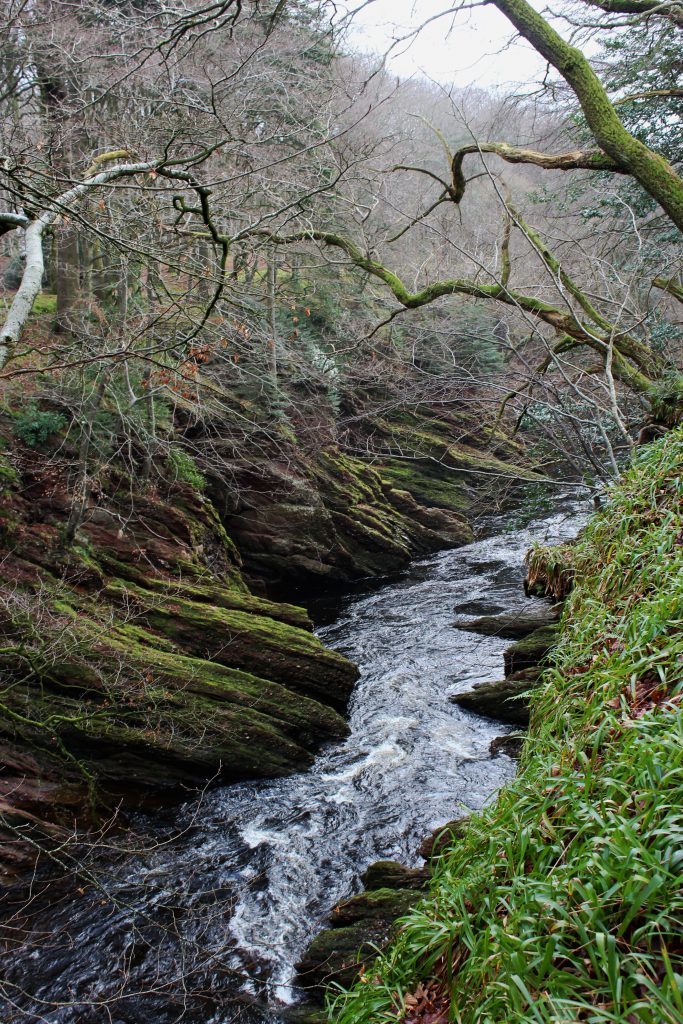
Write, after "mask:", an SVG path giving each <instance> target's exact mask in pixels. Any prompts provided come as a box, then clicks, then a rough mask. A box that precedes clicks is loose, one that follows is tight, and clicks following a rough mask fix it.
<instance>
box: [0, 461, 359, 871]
mask: <svg viewBox="0 0 683 1024" xmlns="http://www.w3.org/2000/svg"><path fill="white" fill-rule="evenodd" d="M3 468H4V473H3V478H2V494H1V497H0V502H1V505H2V519H1V520H0V521H1V522H2V528H3V537H2V540H3V549H4V556H3V558H2V561H1V562H0V581H1V583H2V602H1V604H0V631H1V633H2V639H1V646H2V678H3V687H2V696H1V697H0V704H1V705H2V708H1V710H2V715H1V716H0V762H1V764H2V773H1V776H0V800H1V801H2V802H1V803H0V807H1V808H2V811H3V812H4V815H5V819H6V824H7V826H8V831H7V832H6V834H5V836H4V838H5V839H6V840H8V843H7V846H6V849H5V862H6V864H7V863H8V862H10V863H11V862H14V863H16V864H17V865H18V864H21V863H23V862H24V861H25V860H26V857H27V856H30V848H29V847H27V846H26V845H25V844H23V843H21V842H20V838H21V834H22V833H27V832H28V833H30V834H31V838H33V839H34V840H36V841H38V842H41V841H42V839H44V838H45V837H50V836H52V837H53V838H58V836H59V835H60V832H61V830H62V829H65V828H69V827H70V826H71V825H72V824H73V820H74V818H77V819H78V820H80V821H84V820H86V819H88V818H94V817H95V816H97V815H98V814H103V813H106V810H107V808H110V807H112V806H113V805H114V804H115V803H116V802H117V801H118V800H119V799H120V798H123V800H124V803H125V804H126V805H130V804H137V803H140V802H142V801H144V800H145V799H146V798H148V797H149V796H150V795H152V794H159V793H172V792H177V791H178V790H179V789H180V790H182V788H183V787H185V788H187V787H196V786H197V785H201V784H203V783H204V782H206V780H207V779H210V778H212V777H213V778H216V779H218V778H221V779H224V780H232V779H237V778H244V777H258V776H269V775H276V774H282V773H286V772H289V771H293V770H296V769H301V768H302V767H305V766H306V765H307V764H308V763H309V762H310V760H311V758H312V756H313V754H314V752H315V750H316V749H317V748H318V746H319V745H320V743H321V742H322V741H324V740H330V739H334V738H338V737H341V736H344V735H345V734H346V731H347V730H346V724H345V721H344V719H343V717H342V713H343V710H344V708H345V705H346V701H347V699H348V697H349V695H350V692H351V689H352V686H353V683H354V681H355V679H356V676H357V671H356V669H355V667H354V666H353V665H352V664H351V663H350V662H348V661H347V660H346V659H345V658H343V657H342V656H341V655H338V654H336V653H335V652H333V651H329V650H327V649H326V648H325V647H324V646H323V644H322V643H320V641H318V640H317V638H316V637H315V636H314V635H313V634H312V632H311V624H310V621H309V620H308V616H307V615H306V612H305V611H304V610H303V609H301V608H297V607H295V606H292V605H286V604H278V603H274V602H271V601H267V600H264V599H261V598H258V597H254V596H253V595H251V594H250V593H249V592H248V590H247V588H246V586H245V584H244V582H243V580H242V576H241V572H240V559H239V555H238V553H237V551H236V549H235V547H234V545H233V544H232V542H231V541H230V540H229V538H228V536H227V534H226V533H225V530H224V528H223V527H222V525H221V523H220V521H219V519H218V517H217V515H216V512H215V510H214V508H213V506H212V504H211V502H210V501H208V500H207V499H205V498H204V497H203V496H202V495H200V494H198V493H197V492H196V491H195V490H193V489H192V488H191V487H190V486H189V485H187V484H180V483H174V484H171V485H168V486H167V487H166V488H165V490H164V491H161V490H160V491H159V492H158V493H156V494H147V495H144V496H143V495H135V496H134V497H133V496H131V492H130V488H129V487H127V486H126V481H125V480H123V479H120V480H117V479H115V478H114V477H112V478H110V479H109V480H103V481H101V487H100V492H99V494H98V496H97V499H96V504H95V503H93V507H92V508H91V509H90V510H89V514H88V516H87V518H86V521H85V523H84V525H83V527H82V528H81V530H80V531H79V533H78V536H77V542H76V544H75V545H73V546H71V547H70V548H69V549H66V548H65V546H64V542H63V536H64V527H65V523H66V520H67V518H68V512H69V507H70V503H69V499H68V496H67V491H66V488H65V486H64V480H65V476H66V471H65V467H63V466H61V465H60V464H59V462H57V461H55V460H49V459H47V458H43V457H41V456H40V455H37V454H36V453H35V452H32V451H17V452H16V454H15V456H14V457H13V458H12V460H11V461H10V460H9V459H7V458H5V459H4V460H3Z"/></svg>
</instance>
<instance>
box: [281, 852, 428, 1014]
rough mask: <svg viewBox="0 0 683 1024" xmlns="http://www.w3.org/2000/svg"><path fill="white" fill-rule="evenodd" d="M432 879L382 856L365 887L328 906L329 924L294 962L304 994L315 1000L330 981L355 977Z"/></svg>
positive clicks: (425, 871)
mask: <svg viewBox="0 0 683 1024" xmlns="http://www.w3.org/2000/svg"><path fill="white" fill-rule="evenodd" d="M430 877H431V872H430V871H429V869H428V868H407V867H405V866H404V865H403V864H398V863H397V862H396V861H386V860H385V861H377V862H376V863H375V864H371V865H370V867H369V868H367V870H366V871H365V872H364V874H363V875H362V876H361V881H362V882H363V885H364V891H363V892H361V893H359V894H358V895H357V896H350V897H349V898H348V899H344V900H340V902H339V903H337V904H336V905H335V906H334V907H333V908H332V910H331V912H330V918H329V921H330V926H329V927H328V928H326V929H325V930H323V931H321V932H319V933H318V935H316V937H315V938H314V939H313V941H312V942H311V944H310V946H309V947H308V949H307V950H306V953H305V954H304V956H303V957H302V959H301V960H300V961H299V963H298V964H297V974H298V983H299V985H300V986H301V987H302V988H303V989H305V990H306V992H307V995H308V997H309V998H310V999H312V1000H313V1001H319V1000H320V999H321V997H322V993H323V990H324V988H325V986H327V985H329V984H330V983H332V982H334V983H336V984H339V985H343V986H347V985H350V984H351V983H352V982H353V981H355V979H356V978H357V977H358V975H359V974H360V973H361V971H362V969H363V966H364V964H365V963H367V962H369V961H371V960H373V959H374V958H375V957H376V956H377V950H378V948H379V949H381V948H382V947H383V946H385V945H386V944H387V943H388V942H389V941H390V939H391V938H392V936H393V935H394V934H395V931H396V921H397V920H398V919H399V918H400V917H402V916H403V915H404V914H405V913H407V911H408V910H409V909H410V908H411V907H412V906H414V905H415V903H417V902H418V900H419V899H420V898H421V895H422V891H423V890H424V889H425V887H426V885H427V883H428V881H429V878H430ZM299 1012H300V1013H304V1015H305V1013H306V1012H308V1011H306V1010H302V1011H299ZM296 1019H297V1020H298V1019H307V1018H306V1017H305V1016H304V1017H303V1018H300V1017H299V1016H298V1015H297V1017H296Z"/></svg>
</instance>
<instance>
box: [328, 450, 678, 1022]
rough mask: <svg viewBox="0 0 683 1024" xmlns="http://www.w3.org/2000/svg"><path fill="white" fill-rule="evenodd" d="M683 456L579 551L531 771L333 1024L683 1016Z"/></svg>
mask: <svg viewBox="0 0 683 1024" xmlns="http://www.w3.org/2000/svg"><path fill="white" fill-rule="evenodd" d="M681 465H683V438H682V437H681V433H680V431H677V432H675V433H672V434H671V435H669V436H668V437H667V438H665V439H664V440H662V441H660V442H657V443H656V444H653V445H651V446H649V447H648V448H647V449H646V450H644V451H643V452H642V453H640V454H639V457H638V459H637V461H636V464H635V466H634V467H633V468H632V469H631V470H629V471H628V472H627V473H626V474H625V475H624V477H623V479H622V480H621V481H620V483H619V484H618V485H617V486H615V488H614V489H613V491H612V492H611V494H610V495H609V496H608V500H607V501H606V502H605V504H604V506H603V508H602V509H601V510H600V511H599V512H598V513H596V514H595V515H594V516H593V517H592V518H591V521H590V524H589V526H588V528H587V530H586V531H585V533H584V534H583V536H582V538H581V540H580V542H579V543H578V544H577V545H576V546H574V547H573V548H572V549H571V558H572V565H571V567H570V568H571V574H572V576H573V579H574V591H573V593H572V595H571V597H570V599H569V603H568V606H567V609H566V611H565V615H564V618H563V622H562V632H561V639H560V643H559V645H558V647H557V649H556V651H555V654H554V658H553V665H552V667H551V668H550V669H549V670H548V671H547V672H546V674H545V675H544V681H543V685H542V686H541V687H540V689H539V690H538V691H537V692H536V694H535V698H534V701H533V706H532V721H531V731H530V738H529V740H528V742H527V744H526V746H525V750H524V754H523V756H522V761H521V768H520V772H519V774H518V776H517V777H516V778H515V779H514V781H513V782H512V783H510V784H508V785H507V786H506V787H505V788H504V789H503V790H502V791H501V794H500V796H499V798H498V800H497V801H496V802H495V803H494V804H492V805H491V806H490V807H489V808H487V809H486V810H484V811H483V812H482V813H479V814H475V815H473V816H472V817H471V818H470V820H469V823H468V827H467V829H466V830H465V832H464V834H463V835H462V837H460V838H458V839H457V840H456V841H455V842H453V843H452V845H451V846H450V848H449V849H448V850H447V851H446V853H445V855H444V856H442V857H441V858H440V859H439V860H438V862H437V864H436V871H435V877H434V879H433V882H432V885H431V891H430V894H429V895H428V896H427V897H426V899H425V900H424V901H422V902H421V903H420V904H419V906H418V907H417V908H415V909H414V910H413V911H411V912H409V914H408V915H407V917H406V918H405V919H404V920H403V922H402V928H401V930H400V933H399V935H398V936H397V938H396V941H395V942H394V944H393V945H392V946H391V948H390V949H389V950H388V951H387V952H386V953H385V954H384V955H383V956H381V957H380V958H379V959H378V960H377V961H376V962H374V963H372V964H370V965H368V966H367V968H366V972H365V975H364V978H363V981H362V983H359V984H356V985H355V986H354V987H353V988H352V989H351V990H350V991H349V992H348V993H346V994H344V995H338V996H337V997H336V999H335V998H334V995H332V998H333V1000H334V1002H333V1005H332V1007H331V1009H330V1017H331V1019H333V1020H334V1021H337V1022H339V1024H351V1022H353V1024H359V1022H365V1021H367V1022H368V1024H370V1022H372V1024H381V1022H387V1024H388V1022H389V1021H395V1020H396V1019H397V1018H400V1019H402V1020H404V1021H406V1022H410V1024H421V1022H422V1021H425V1020H430V1021H441V1020H443V1021H445V1020H448V1019H452V1018H453V1017H455V1018H456V1019H457V1020H459V1021H462V1022H463V1024H475V1022H481V1021H489V1020H490V1021H502V1020H506V1021H513V1020H514V1021H520V1022H522V1021H524V1022H531V1021H538V1022H540V1021H549V1022H550V1021H565V1020H566V1021H574V1020H591V1021H601V1022H602V1021H605V1022H607V1021H610V1022H614V1021H629V1022H632V1021H633V1022H636V1021H638V1022H639V1021H642V1022H648V1024H655V1022H656V1024H660V1022H661V1024H664V1022H666V1024H670V1022H672V1021H678V1020H681V1019H683V1001H682V999H683V997H682V995H681V989H680V977H681V968H682V966H683V964H682V958H681V950H680V934H681V928H682V925H683V902H682V900H681V894H680V866H681V862H680V835H681V831H680V829H681V820H680V808H681V805H682V803H683V781H682V780H683V770H682V765H681V750H682V749H683V748H682V745H681V727H682V722H683V719H682V716H681V687H682V685H683V677H682V675H681V659H682V657H683V633H682V631H681V627H680V620H681V601H682V600H683V546H682V544H681V539H682V538H683V507H682V504H683V503H682V499H683V483H682V479H681ZM567 555H568V552H567V550H566V549H565V551H564V553H563V559H564V561H565V568H567V566H566V559H567ZM543 563H545V566H546V575H547V578H548V580H552V579H553V578H554V577H555V573H556V569H557V558H556V557H553V553H552V551H548V550H547V549H546V550H543V551H541V552H539V553H538V555H537V556H536V561H535V569H536V571H537V572H538V573H539V574H540V573H541V572H543Z"/></svg>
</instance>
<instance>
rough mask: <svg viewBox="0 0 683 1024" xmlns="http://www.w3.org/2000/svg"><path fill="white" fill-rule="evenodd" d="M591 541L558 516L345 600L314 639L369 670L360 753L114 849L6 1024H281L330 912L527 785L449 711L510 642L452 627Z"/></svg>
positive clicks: (36, 926) (329, 752)
mask: <svg viewBox="0 0 683 1024" xmlns="http://www.w3.org/2000/svg"><path fill="white" fill-rule="evenodd" d="M579 525H580V524H579V513H576V512H574V511H569V512H566V513H562V514H557V515H554V516H552V517H551V518H549V519H546V520H543V521H538V522H535V523H532V524H531V525H530V526H529V527H527V528H525V529H523V530H518V531H515V532H509V533H501V534H498V535H497V536H492V537H488V538H486V539H484V540H480V541H478V542H476V543H474V544H470V545H468V546H466V547H462V548H459V549H457V550H452V551H446V552H442V553H439V554H436V555H434V556H432V557H430V558H427V559H425V560H423V561H421V562H418V563H416V564H413V565H412V566H411V567H410V568H409V569H408V570H406V571H405V572H404V573H403V574H401V575H400V576H399V577H397V578H395V579H393V580H392V581H390V582H387V583H385V584H384V585H381V586H379V587H378V588H375V589H372V590H371V591H369V592H368V591H366V592H365V593H358V592H356V594H355V595H352V596H348V597H346V598H345V599H343V601H342V602H341V607H339V605H338V606H337V614H336V618H335V619H334V621H332V622H331V623H330V624H328V625H324V626H322V627H321V628H320V629H319V631H318V632H319V635H320V636H321V637H322V639H323V640H324V641H325V643H327V644H328V645H329V646H331V647H334V648H336V649H337V650H339V651H342V652H343V653H344V654H346V655H348V657H349V658H351V659H352V660H353V661H355V662H356V663H357V664H358V665H359V667H360V669H361V678H360V680H359V682H358V684H357V686H356V689H355V692H354V696H353V699H352V703H351V707H350V718H349V722H350V726H351V733H350V735H349V737H348V738H347V739H346V740H344V741H343V742H341V743H337V744H335V745H334V746H330V747H329V748H327V749H325V750H323V751H322V752H321V754H320V755H319V756H318V758H317V759H316V761H315V763H314V765H313V766H312V767H311V768H310V769H309V770H308V771H306V772H302V773H300V774H297V775H293V776H289V777H286V778H282V779H276V780H272V781H265V782H263V781H261V782H255V783H250V782H245V783H239V784H236V785H232V786H225V787H220V788H216V789H214V790H212V791H210V792H208V793H207V794H205V796H204V797H203V799H202V801H201V803H200V805H199V807H198V808H197V806H196V805H195V804H192V805H187V806H186V807H183V808H181V809H180V811H178V810H177V809H176V811H174V812H164V813H163V814H161V815H156V816H154V817H152V816H146V817H144V818H143V817H142V816H141V817H140V820H139V821H138V822H137V826H138V830H139V833H140V836H141V839H140V844H141V850H142V852H137V853H134V854H130V853H128V854H125V855H124V854H122V853H117V852H116V851H114V852H112V853H111V855H109V856H103V854H102V851H101V849H100V850H98V851H96V852H94V853H93V855H92V857H91V858H90V862H89V870H90V871H91V872H92V877H91V878H90V879H88V878H85V879H84V878H80V879H79V880H77V883H74V885H72V886H64V887H63V888H62V891H61V895H60V898H59V899H58V900H55V899H54V896H52V897H51V899H50V902H49V904H48V903H46V902H45V901H44V900H43V902H42V903H41V900H40V898H37V900H36V906H37V907H38V908H39V913H36V916H35V918H34V919H33V921H32V922H31V927H30V929H29V931H28V933H27V935H26V941H25V943H24V945H23V947H21V948H19V949H17V950H15V951H14V952H13V954H12V956H11V957H10V958H6V959H5V963H4V964H3V965H2V969H3V976H4V978H5V980H6V983H7V982H8V983H9V984H10V985H11V986H15V987H13V988H10V989H6V991H8V992H10V993H11V998H10V999H7V1000H5V1002H4V1005H3V1006H1V1007H0V1009H1V1012H0V1019H1V1020H2V1021H3V1022H5V1024H15V1022H19V1021H22V1022H25V1021H26V1020H28V1019H31V1020H34V1021H44V1022H47V1024H104V1022H107V1024H148V1022H150V1021H154V1022H155V1024H171V1022H175V1021H181V1020H182V1021H183V1022H184V1024H235V1022H237V1021H240V1022H243V1024H244V1022H250V1024H252V1022H253V1024H255V1022H265V1021H271V1022H275V1021H279V1020H281V1016H280V1012H281V1007H282V1006H283V1004H286V1003H288V1002H289V1001H291V1000H292V999H293V998H296V996H297V992H296V979H295V970H294V965H295V963H296V961H297V959H298V957H299V956H300V955H301V953H302V952H303V950H304V949H305V947H306V945H307V943H308V942H309V941H310V938H311V936H312V935H313V934H315V932H316V930H318V929H319V928H320V927H321V926H323V923H324V919H325V915H326V913H327V912H328V911H329V909H330V908H331V907H332V905H333V904H334V903H335V902H336V901H337V900H338V899H339V898H341V897H343V896H345V895H347V894H348V893H349V892H351V891H357V890H358V887H359V883H358V879H359V875H360V873H361V872H362V871H363V870H364V869H365V868H366V867H367V866H368V864H370V863H371V862H372V861H375V860H379V859H387V858H390V859H395V860H399V861H402V862H403V863H406V864H415V863H416V862H417V858H416V850H417V847H418V846H419V843H420V841H421V840H422V839H423V838H424V837H425V836H426V835H427V833H429V832H430V831H431V830H433V829H434V828H436V827H437V826H439V825H441V824H443V823H444V822H446V821H448V820H449V819H452V818H454V817H459V816H462V815H463V814H465V813H467V812H468V811H470V810H475V809H477V808H480V807H481V806H482V805H483V804H484V803H485V802H486V801H487V800H489V799H491V797H492V796H493V795H494V794H495V793H496V791H497V790H498V789H499V787H500V786H502V785H503V784H504V783H505V782H506V781H507V780H508V779H510V778H511V776H512V775H513V773H514V770H515V765H514V763H513V762H512V761H511V760H510V759H509V758H508V757H506V756H505V755H499V756H497V757H494V758H492V757H491V755H490V752H489V745H490V743H491V740H492V739H493V738H494V737H495V736H498V735H500V734H501V733H503V732H505V731H506V727H505V726H501V725H500V724H498V723H495V722H492V721H489V720H487V719H482V718H479V717H478V716H476V715H474V714H471V713H469V712H467V711H465V710H462V709H460V708H458V707H457V706H455V705H454V704H452V703H450V702H449V700H448V696H449V694H451V693H454V692H456V691H461V690H465V689H469V688H470V687H471V686H472V685H473V684H474V683H476V682H479V681H482V680H487V679H496V678H500V677H501V675H502V652H503V650H504V649H505V648H506V646H508V644H509V643H510V641H508V640H502V639H499V638H497V637H482V636H477V635H475V634H473V633H469V632H465V631H463V630H460V629H457V628H455V626H454V623H455V622H456V620H457V618H458V616H460V618H462V616H463V615H466V614H481V613H485V612H486V613H488V612H500V611H509V610H511V609H514V608H518V607H520V608H522V607H524V608H526V609H528V602H525V599H524V597H523V595H522V591H521V580H522V575H523V571H522V559H523V555H524V552H525V551H526V549H527V548H528V547H529V546H530V545H531V543H532V542H533V541H536V540H538V541H550V542H552V541H556V540H558V539H563V538H566V537H568V536H572V535H574V534H575V533H576V530H577V528H578V526H579ZM112 843H114V844H115V840H114V839H113V840H112ZM143 846H144V849H142V847H143ZM93 879H95V880H96V881H95V884H93ZM76 885H77V889H76V891H74V890H75V886H76ZM78 890H82V891H78ZM0 1002H2V1000H1V999H0ZM27 1012H28V1014H29V1015H30V1016H27V1015H26V1014H27Z"/></svg>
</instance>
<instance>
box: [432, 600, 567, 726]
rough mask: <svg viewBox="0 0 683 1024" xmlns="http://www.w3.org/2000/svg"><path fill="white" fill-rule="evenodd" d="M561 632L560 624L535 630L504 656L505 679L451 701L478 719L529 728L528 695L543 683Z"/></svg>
mask: <svg viewBox="0 0 683 1024" xmlns="http://www.w3.org/2000/svg"><path fill="white" fill-rule="evenodd" d="M550 610H551V611H553V609H550ZM553 616H555V613H554V611H553ZM558 632H559V624H558V623H557V622H556V621H555V622H552V623H551V624H549V625H545V626H542V627H541V628H540V629H534V630H533V632H531V633H528V635H527V636H525V637H524V638H523V639H522V640H518V641H517V642H516V643H514V644H511V645H510V647H508V649H507V650H506V651H505V652H504V654H503V661H504V667H505V679H501V680H496V681H495V682H484V683H478V684H477V685H476V686H474V687H473V689H471V690H467V691H465V692H464V693H456V694H453V696H452V697H451V700H452V701H453V703H454V704H458V705H459V706H460V707H462V708H466V709H467V710H468V711H474V712H476V714H478V715H485V716H486V717H487V718H496V719H498V721H500V722H508V723H509V724H510V725H519V726H527V725H528V724H529V700H528V696H527V695H528V693H529V691H530V690H532V689H533V687H534V685H535V684H536V682H537V681H538V680H539V678H540V676H541V673H542V671H543V666H544V665H545V664H547V659H548V655H549V653H550V651H551V650H552V648H553V647H554V645H555V643H556V642H557V637H558Z"/></svg>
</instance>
